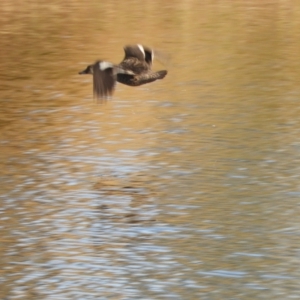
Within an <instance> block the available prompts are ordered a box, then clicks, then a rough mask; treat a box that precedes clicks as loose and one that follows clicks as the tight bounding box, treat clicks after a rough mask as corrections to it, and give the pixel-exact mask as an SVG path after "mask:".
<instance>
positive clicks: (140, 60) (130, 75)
mask: <svg viewBox="0 0 300 300" xmlns="http://www.w3.org/2000/svg"><path fill="white" fill-rule="evenodd" d="M124 51H125V57H124V59H123V61H122V62H121V63H120V64H118V65H115V64H112V63H110V62H107V61H103V60H98V61H96V62H95V63H94V64H92V65H89V66H87V68H86V69H85V70H83V71H81V72H79V74H92V75H93V89H94V97H95V98H97V99H103V98H104V99H105V98H107V97H108V96H110V95H112V93H113V91H114V88H115V85H116V82H117V81H118V82H121V83H123V84H126V85H129V86H139V85H142V84H145V83H150V82H153V81H155V80H157V79H163V78H164V77H165V76H166V75H167V70H161V71H157V72H153V71H152V70H151V65H152V61H153V59H154V54H157V52H156V51H154V50H153V49H151V48H148V47H145V46H142V45H130V46H125V47H124Z"/></svg>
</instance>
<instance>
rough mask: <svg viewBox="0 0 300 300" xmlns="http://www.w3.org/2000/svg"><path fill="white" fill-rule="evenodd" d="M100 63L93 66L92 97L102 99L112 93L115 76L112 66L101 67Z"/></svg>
mask: <svg viewBox="0 0 300 300" xmlns="http://www.w3.org/2000/svg"><path fill="white" fill-rule="evenodd" d="M100 64H101V62H99V63H95V65H94V66H93V79H94V97H95V98H97V99H102V100H103V99H105V98H107V97H108V96H110V95H111V94H112V93H113V91H114V87H115V84H116V78H115V76H114V70H113V67H107V68H105V69H103V68H102V69H101V65H100Z"/></svg>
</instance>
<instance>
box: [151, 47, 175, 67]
mask: <svg viewBox="0 0 300 300" xmlns="http://www.w3.org/2000/svg"><path fill="white" fill-rule="evenodd" d="M154 58H155V60H157V61H159V62H160V63H162V64H163V65H165V66H166V67H170V65H171V56H170V55H169V54H167V53H165V52H162V51H158V50H152V60H153V59H154Z"/></svg>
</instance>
